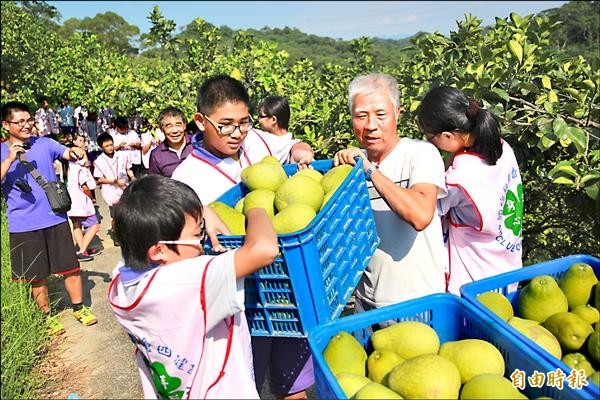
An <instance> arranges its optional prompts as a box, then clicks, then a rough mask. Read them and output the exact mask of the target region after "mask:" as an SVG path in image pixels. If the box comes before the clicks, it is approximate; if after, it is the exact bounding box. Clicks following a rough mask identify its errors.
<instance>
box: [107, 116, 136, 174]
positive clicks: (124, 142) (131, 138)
mask: <svg viewBox="0 0 600 400" xmlns="http://www.w3.org/2000/svg"><path fill="white" fill-rule="evenodd" d="M115 127H116V134H114V135H113V142H114V147H115V151H116V152H117V153H120V154H126V155H127V157H128V158H129V161H130V162H131V170H132V171H133V175H134V176H135V177H136V178H139V177H140V174H141V172H142V152H141V148H142V141H141V140H140V136H139V135H138V134H137V132H136V131H134V130H132V129H129V121H128V120H127V118H125V117H118V118H117V119H116V121H115Z"/></svg>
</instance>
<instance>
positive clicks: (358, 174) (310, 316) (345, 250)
mask: <svg viewBox="0 0 600 400" xmlns="http://www.w3.org/2000/svg"><path fill="white" fill-rule="evenodd" d="M311 166H312V167H313V168H314V169H315V170H317V171H319V172H321V173H326V172H327V171H329V170H330V169H331V168H333V161H332V160H320V161H314V162H313V163H311ZM297 168H298V167H297V165H294V164H291V165H286V166H284V169H285V172H286V174H287V175H288V176H291V175H293V174H294V173H296V172H297ZM248 192H249V190H248V188H247V187H246V186H245V185H244V184H242V183H240V184H237V185H236V186H234V187H233V188H231V189H230V190H229V191H227V192H226V193H224V194H223V195H222V196H221V197H220V198H219V199H217V201H221V202H223V203H225V204H227V205H229V206H231V207H233V206H235V204H236V203H237V202H238V200H240V199H241V198H242V197H244V196H245V195H246V194H247V193H248ZM219 241H220V243H221V244H222V245H223V246H225V247H229V248H238V247H240V246H241V245H242V243H243V241H244V237H243V236H223V237H220V238H219ZM278 241H279V249H280V254H279V256H278V257H277V258H276V260H275V262H274V263H273V264H271V265H269V266H267V267H265V268H263V269H261V270H260V271H258V272H256V273H254V274H253V275H252V276H248V277H246V279H245V292H246V301H245V306H246V318H247V321H248V326H249V328H250V332H251V334H252V335H254V336H281V337H306V336H307V333H308V329H310V328H312V327H314V326H316V325H317V324H320V323H325V322H329V321H331V320H332V319H334V318H336V317H338V316H339V315H340V314H341V312H342V311H343V309H344V306H345V305H346V303H347V302H348V300H349V299H350V296H351V295H352V292H353V291H354V289H355V287H356V285H357V284H358V281H359V280H360V278H361V277H362V275H363V273H364V270H365V268H366V267H367V265H368V263H369V260H370V259H371V256H372V255H373V253H374V252H375V249H376V248H377V246H378V245H379V238H378V237H377V230H376V228H375V221H374V219H373V212H372V210H371V205H370V200H369V194H368V191H367V185H366V181H365V176H364V169H363V166H362V162H361V161H360V159H359V160H358V162H357V164H356V165H355V166H354V167H353V169H352V171H351V172H350V174H349V175H348V176H347V177H346V179H345V180H344V182H343V183H342V185H341V186H340V187H339V188H338V190H337V191H336V193H335V194H334V195H333V196H332V197H331V198H330V200H329V201H328V202H327V204H326V205H325V207H323V209H321V210H320V211H319V212H318V213H317V216H316V217H315V218H314V219H313V221H312V222H311V223H310V224H309V225H308V226H307V227H305V228H304V229H302V230H300V231H298V232H294V233H290V234H285V235H279V236H278Z"/></svg>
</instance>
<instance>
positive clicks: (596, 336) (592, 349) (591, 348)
mask: <svg viewBox="0 0 600 400" xmlns="http://www.w3.org/2000/svg"><path fill="white" fill-rule="evenodd" d="M587 351H588V354H589V355H590V357H592V358H593V359H594V360H595V361H596V362H597V363H600V332H598V331H595V332H593V333H592V334H591V335H590V337H588V341H587Z"/></svg>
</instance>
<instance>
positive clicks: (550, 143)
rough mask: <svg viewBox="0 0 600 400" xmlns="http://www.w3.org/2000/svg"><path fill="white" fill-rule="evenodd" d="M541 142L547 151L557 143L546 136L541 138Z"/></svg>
mask: <svg viewBox="0 0 600 400" xmlns="http://www.w3.org/2000/svg"><path fill="white" fill-rule="evenodd" d="M541 142H542V146H543V148H544V149H545V150H548V149H549V148H550V147H552V146H553V145H554V143H556V141H554V140H552V139H550V138H548V137H546V136H543V137H542V138H541Z"/></svg>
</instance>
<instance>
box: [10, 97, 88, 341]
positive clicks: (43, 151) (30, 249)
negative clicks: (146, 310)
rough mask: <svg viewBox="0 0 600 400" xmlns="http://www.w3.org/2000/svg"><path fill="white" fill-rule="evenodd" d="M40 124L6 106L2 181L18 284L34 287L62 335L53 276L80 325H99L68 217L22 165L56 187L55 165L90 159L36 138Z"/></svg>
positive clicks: (21, 107) (20, 107) (51, 325)
mask: <svg viewBox="0 0 600 400" xmlns="http://www.w3.org/2000/svg"><path fill="white" fill-rule="evenodd" d="M34 123H35V120H34V118H32V117H31V114H30V112H29V108H28V107H27V106H26V105H25V104H23V103H21V102H16V101H13V102H8V103H6V104H4V105H3V106H2V128H4V129H6V130H7V131H8V139H7V140H6V141H5V142H4V143H2V145H0V149H1V153H2V164H1V168H0V169H1V174H0V179H1V180H2V191H3V192H4V196H5V198H6V205H7V211H6V215H7V220H8V232H9V240H10V258H11V264H12V275H13V278H14V279H21V280H24V281H27V282H30V283H31V293H32V297H33V299H34V301H35V303H36V304H37V306H38V307H39V308H40V310H41V311H42V312H43V313H45V314H46V315H47V316H48V317H47V324H48V333H49V334H57V333H62V332H64V326H63V325H62V323H61V322H60V321H59V319H58V316H56V315H54V316H53V315H51V314H50V305H49V303H48V285H47V282H46V279H47V278H48V277H49V276H50V275H53V274H57V275H62V276H64V281H65V289H66V291H67V294H68V295H69V298H70V300H71V303H72V304H73V316H74V317H75V319H77V320H78V321H79V322H81V323H82V324H83V325H86V326H87V325H93V324H95V323H96V322H97V320H96V317H95V316H94V315H93V314H92V313H91V310H90V309H89V307H86V306H84V305H83V295H82V283H81V273H80V267H79V261H78V260H77V256H76V253H75V246H74V245H73V236H72V235H71V228H70V227H69V223H68V222H67V215H66V214H55V213H53V212H52V209H51V207H50V203H49V202H48V199H47V197H46V193H45V192H44V189H42V187H41V186H40V185H39V184H38V183H37V181H36V180H35V179H34V178H33V176H31V174H30V173H29V172H28V171H27V169H26V168H25V166H24V165H22V164H21V163H20V162H19V161H18V160H19V158H20V157H22V156H25V157H26V158H27V160H28V161H29V162H30V163H31V164H33V165H34V166H35V168H36V169H37V171H38V172H39V174H40V175H41V176H42V177H44V179H45V180H46V181H48V182H54V181H56V174H55V173H54V166H53V161H54V160H59V159H62V160H65V161H77V160H81V159H83V157H84V156H85V153H84V151H83V150H82V149H79V148H76V147H73V148H70V149H69V148H67V147H65V146H63V145H62V144H60V143H58V142H57V141H55V140H52V139H49V138H46V137H32V132H31V131H32V129H33V126H34Z"/></svg>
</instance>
